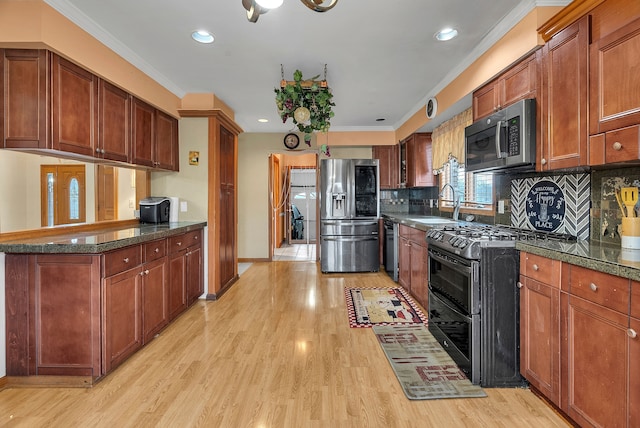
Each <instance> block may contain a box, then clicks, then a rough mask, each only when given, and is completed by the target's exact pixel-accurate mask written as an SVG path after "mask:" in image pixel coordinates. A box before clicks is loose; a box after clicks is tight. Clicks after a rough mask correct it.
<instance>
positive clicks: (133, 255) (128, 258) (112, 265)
mask: <svg viewBox="0 0 640 428" xmlns="http://www.w3.org/2000/svg"><path fill="white" fill-rule="evenodd" d="M141 262H142V250H141V246H140V245H132V246H131V247H125V248H122V249H121V250H116V251H111V252H109V253H105V255H104V269H103V271H104V276H105V277H109V276H112V275H115V274H117V273H120V272H124V271H125V270H127V269H131V268H133V267H136V266H138V265H140V263H141Z"/></svg>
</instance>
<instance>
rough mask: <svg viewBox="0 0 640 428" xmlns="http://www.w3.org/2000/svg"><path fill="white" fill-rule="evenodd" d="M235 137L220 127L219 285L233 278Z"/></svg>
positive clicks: (234, 246)
mask: <svg viewBox="0 0 640 428" xmlns="http://www.w3.org/2000/svg"><path fill="white" fill-rule="evenodd" d="M234 166H235V137H234V135H233V134H232V133H231V132H230V131H228V130H227V129H226V128H224V127H223V126H220V284H221V286H222V287H224V286H226V285H227V284H228V283H229V282H230V281H232V280H233V279H234V278H235V248H236V242H235V240H236V232H235V230H236V224H235V210H236V203H235V167H234Z"/></svg>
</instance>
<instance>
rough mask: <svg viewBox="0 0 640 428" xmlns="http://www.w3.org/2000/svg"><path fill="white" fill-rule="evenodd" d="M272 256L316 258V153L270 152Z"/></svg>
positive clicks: (301, 259)
mask: <svg viewBox="0 0 640 428" xmlns="http://www.w3.org/2000/svg"><path fill="white" fill-rule="evenodd" d="M270 162H271V195H272V197H271V206H272V218H271V224H272V227H271V230H272V236H273V240H272V251H271V254H272V260H274V261H315V260H317V257H316V247H317V243H316V236H317V233H318V225H317V222H316V219H317V215H318V207H317V193H316V185H317V173H316V165H317V155H316V154H315V153H307V154H298V155H289V154H272V155H271V160H270Z"/></svg>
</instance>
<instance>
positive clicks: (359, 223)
mask: <svg viewBox="0 0 640 428" xmlns="http://www.w3.org/2000/svg"><path fill="white" fill-rule="evenodd" d="M322 224H325V225H327V226H376V225H377V224H378V222H377V221H371V222H367V223H365V222H363V221H362V220H357V221H349V220H336V221H330V220H324V219H323V220H322Z"/></svg>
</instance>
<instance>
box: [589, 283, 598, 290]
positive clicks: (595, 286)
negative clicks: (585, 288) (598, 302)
mask: <svg viewBox="0 0 640 428" xmlns="http://www.w3.org/2000/svg"><path fill="white" fill-rule="evenodd" d="M589 288H590V289H591V291H598V286H597V285H595V284H594V283H593V282H592V283H591V284H589Z"/></svg>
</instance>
